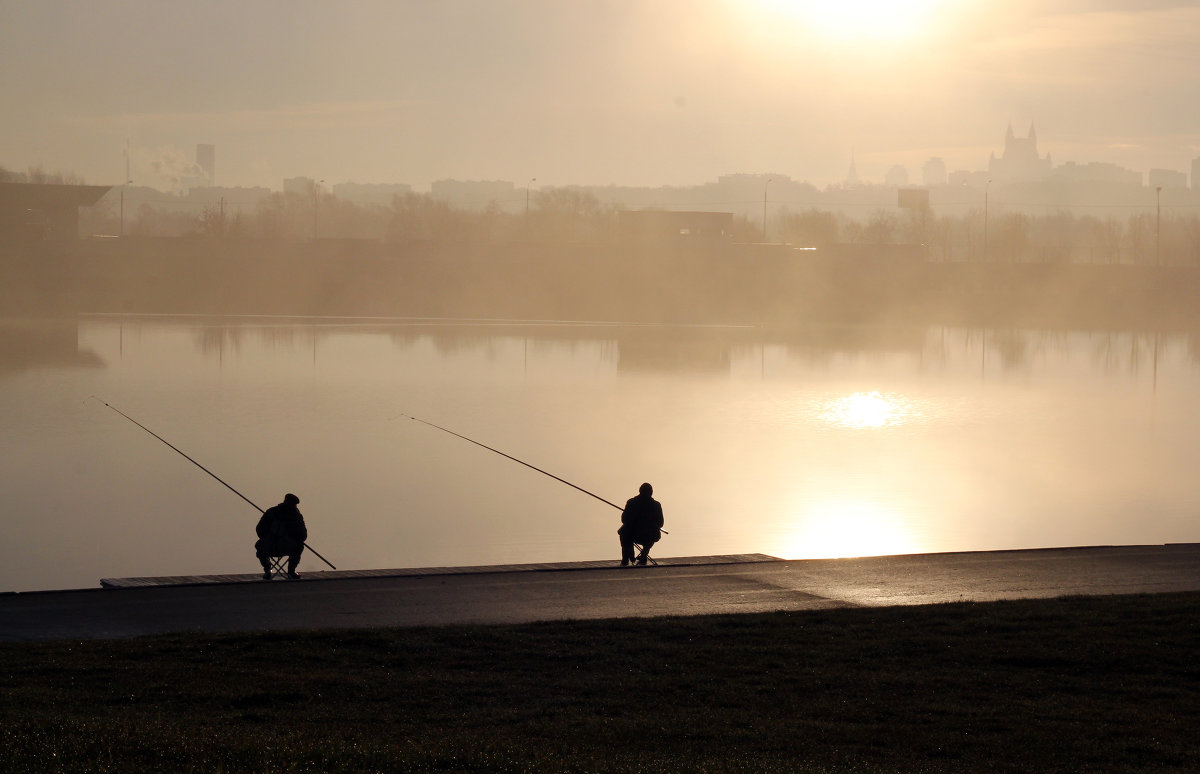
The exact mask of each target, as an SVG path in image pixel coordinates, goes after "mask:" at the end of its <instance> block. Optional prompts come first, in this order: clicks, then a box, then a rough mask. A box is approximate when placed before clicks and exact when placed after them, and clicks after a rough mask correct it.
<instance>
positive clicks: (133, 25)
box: [0, 0, 1200, 191]
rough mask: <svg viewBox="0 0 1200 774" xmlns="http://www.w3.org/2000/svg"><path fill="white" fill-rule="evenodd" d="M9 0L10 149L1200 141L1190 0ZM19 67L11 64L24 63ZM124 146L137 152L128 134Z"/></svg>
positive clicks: (332, 164) (293, 151) (154, 151)
mask: <svg viewBox="0 0 1200 774" xmlns="http://www.w3.org/2000/svg"><path fill="white" fill-rule="evenodd" d="M966 6H968V4H963V3H951V2H941V1H940V0H924V1H923V2H920V1H916V0H914V2H909V3H885V2H875V3H872V2H867V1H866V0H842V2H840V3H838V4H836V7H834V6H832V5H831V4H828V3H809V2H805V1H804V0H795V1H794V2H790V3H789V2H783V0H663V1H662V2H656V3H645V2H637V1H636V0H578V2H571V3H561V2H556V1H554V0H492V1H491V2H484V1H483V0H446V2H439V3H423V2H415V1H413V2H405V1H404V0H394V1H392V0H351V1H350V2H345V3H339V4H332V3H324V2H318V1H317V0H296V1H295V2H282V0H262V1H260V2H252V3H247V4H241V5H237V6H232V5H227V4H201V3H187V4H184V3H160V2H155V1H154V0H121V1H120V2H117V1H116V0H114V1H113V2H104V3H92V2H84V1H83V0H47V1H46V2H40V3H25V2H17V1H16V0H0V67H3V68H4V71H5V72H7V73H10V74H14V75H11V76H10V77H8V78H6V79H4V80H3V81H0V100H2V101H3V104H4V105H5V108H6V122H5V126H4V127H3V128H2V129H0V165H4V166H6V167H8V168H10V169H13V170H16V171H23V170H24V169H26V168H27V167H30V166H41V167H43V168H45V169H46V170H47V171H50V172H54V171H63V172H71V173H76V174H79V175H82V176H83V177H84V178H85V179H86V180H87V181H88V182H89V183H95V184H116V183H120V182H123V181H124V179H125V169H126V162H127V160H128V163H129V170H130V172H129V176H130V177H131V178H132V179H133V180H134V182H135V183H136V184H141V185H147V186H151V187H157V188H160V189H167V188H169V187H170V181H171V180H172V179H178V178H182V177H185V176H186V177H198V176H199V174H198V173H203V170H202V169H200V167H201V165H200V164H197V158H196V155H195V149H196V147H197V145H212V146H215V153H216V165H215V169H216V172H215V177H214V182H215V183H216V184H217V185H220V186H231V187H233V186H263V187H268V188H271V189H272V190H278V189H279V188H280V187H281V185H282V181H283V179H285V178H290V177H298V176H304V177H311V178H313V179H314V180H325V181H326V184H327V185H333V184H336V183H343V182H355V183H361V184H377V183H404V184H408V185H411V186H412V188H413V189H414V190H417V191H427V190H429V189H430V186H431V184H432V183H433V182H434V181H437V180H452V179H454V180H503V181H510V182H512V183H513V184H514V185H515V186H517V187H519V188H522V189H524V187H525V186H526V184H527V181H531V180H533V179H534V178H536V183H535V186H536V187H553V186H564V185H581V186H604V185H619V186H641V187H656V186H688V185H698V184H703V183H705V182H707V181H712V180H715V179H717V178H718V177H720V176H721V175H725V174H730V173H779V174H786V175H789V176H791V177H792V178H793V179H795V180H798V181H807V182H810V183H812V184H814V185H817V186H821V187H823V186H825V185H828V184H830V183H837V182H841V181H843V180H845V179H846V177H847V174H848V171H849V169H850V165H851V161H852V159H853V163H854V165H855V169H856V172H857V176H858V178H859V179H860V180H862V181H866V182H882V181H883V180H884V179H885V176H887V175H888V173H889V170H891V169H892V168H893V167H895V166H897V165H899V166H902V167H904V168H905V170H906V171H907V175H908V179H909V181H910V182H913V183H919V182H920V181H921V175H922V169H923V167H924V165H925V164H926V162H928V161H929V159H931V158H935V157H936V158H941V159H943V160H944V164H945V167H946V171H947V173H948V174H949V173H953V172H955V171H961V170H966V171H979V170H986V169H987V167H988V159H989V157H990V156H991V154H993V153H995V154H999V153H1000V152H1001V151H1002V150H1003V148H1004V135H1003V132H1004V130H1005V128H1006V127H1007V126H1008V125H1009V124H1010V123H1011V125H1012V126H1013V127H1014V128H1015V129H1016V131H1017V134H1018V135H1019V136H1024V134H1025V131H1026V129H1027V127H1029V126H1030V125H1031V124H1033V125H1036V127H1037V130H1038V147H1039V151H1040V152H1041V154H1043V155H1046V154H1049V155H1050V156H1051V157H1052V158H1053V163H1054V165H1055V166H1058V165H1063V164H1069V163H1072V162H1074V163H1076V164H1086V163H1089V162H1103V163H1108V164H1116V165H1119V166H1121V167H1124V168H1126V169H1130V170H1134V171H1137V172H1139V173H1141V174H1142V175H1143V176H1145V175H1146V174H1148V173H1149V171H1150V170H1152V169H1166V170H1172V171H1176V172H1183V173H1190V169H1191V164H1192V161H1193V159H1195V158H1196V157H1197V156H1200V82H1197V80H1196V79H1195V77H1194V74H1195V73H1196V72H1200V53H1197V52H1198V50H1200V49H1198V48H1197V46H1196V45H1195V40H1194V38H1195V30H1197V29H1200V6H1197V4H1196V3H1194V2H1183V1H1181V0H1016V1H1014V0H1008V1H1002V0H979V2H977V3H971V4H969V7H966ZM16 74H19V75H16ZM126 148H128V152H129V156H128V159H127V158H126V155H125V153H126Z"/></svg>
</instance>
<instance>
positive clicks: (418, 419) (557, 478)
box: [400, 414, 669, 534]
mask: <svg viewBox="0 0 1200 774" xmlns="http://www.w3.org/2000/svg"><path fill="white" fill-rule="evenodd" d="M400 416H402V417H407V418H408V419H412V420H415V421H417V422H420V423H421V424H423V425H429V426H430V427H435V428H437V429H438V430H441V431H442V432H443V433H449V434H450V435H452V436H454V437H455V438H461V439H463V440H464V441H468V442H469V443H473V444H475V445H476V446H482V447H483V448H485V449H487V450H488V451H490V452H495V453H496V454H499V455H500V456H501V457H506V458H508V459H510V460H512V461H513V462H519V463H521V464H522V465H524V466H525V467H527V468H532V469H533V470H536V471H537V472H538V473H541V474H542V475H544V476H549V477H550V478H552V479H554V480H555V481H561V482H562V483H564V484H566V485H567V486H569V487H572V488H573V489H578V490H579V491H580V492H583V493H584V494H585V495H588V496H589V497H594V498H596V499H597V500H599V501H600V502H602V503H605V504H607V505H611V506H612V507H614V508H616V509H617V510H618V511H623V510H625V507H624V506H622V505H617V504H616V503H614V502H612V501H611V500H605V499H604V498H603V497H601V496H600V495H598V494H596V493H595V492H589V491H588V490H586V489H584V488H583V487H581V486H579V485H577V484H572V483H571V482H570V481H568V480H566V479H565V478H560V477H559V476H556V475H554V474H553V473H549V472H547V471H545V470H542V469H541V468H539V467H538V466H537V465H530V464H529V463H528V462H526V461H525V460H519V459H517V458H516V457H514V456H512V455H511V454H505V453H504V452H502V451H500V450H499V449H493V448H492V447H491V446H488V445H487V444H486V443H480V442H479V441H476V440H475V439H474V438H468V437H466V436H465V435H462V434H461V433H456V432H454V431H453V430H450V429H448V428H445V427H442V426H441V425H435V424H434V423H432V422H427V421H425V420H424V419H421V418H420V417H414V416H412V415H410V414H401V415H400ZM661 532H663V534H669V533H667V531H666V530H665V529H664V530H661Z"/></svg>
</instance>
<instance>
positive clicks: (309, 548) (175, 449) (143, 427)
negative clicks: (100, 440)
mask: <svg viewBox="0 0 1200 774" xmlns="http://www.w3.org/2000/svg"><path fill="white" fill-rule="evenodd" d="M89 397H92V398H96V396H95V395H91V396H89ZM96 400H100V399H99V398H96ZM100 402H101V403H104V405H105V406H107V407H108V408H110V409H112V410H113V411H115V412H117V413H118V414H120V415H121V416H123V417H125V418H126V419H128V420H129V421H130V422H132V423H134V424H135V425H137V426H138V427H140V428H142V429H143V430H145V431H146V432H147V433H149V434H150V435H152V436H154V437H155V438H157V439H158V440H160V441H162V442H163V443H165V444H166V445H167V446H169V447H171V449H172V450H173V451H175V452H176V453H178V454H179V456H181V457H183V458H184V459H185V460H187V461H188V462H190V463H192V464H193V465H195V466H196V467H198V468H200V469H201V470H203V471H204V472H205V473H207V474H208V475H210V476H212V477H213V478H215V479H216V480H217V481H220V482H221V483H222V484H224V485H225V488H226V489H228V490H229V491H230V492H233V493H234V494H235V495H237V496H238V497H240V498H242V499H243V500H245V501H246V502H248V503H250V505H251V506H252V507H253V508H254V509H255V510H256V511H258V512H259V513H265V511H263V509H262V508H259V507H258V505H256V504H255V503H254V501H253V500H251V499H250V498H249V497H247V496H246V495H244V494H242V493H241V492H239V491H238V490H236V489H234V488H233V487H232V486H230V485H229V483H228V482H227V481H225V480H224V479H222V478H221V477H220V476H218V475H217V474H216V473H213V472H212V471H211V470H209V469H208V468H206V467H204V466H203V465H201V464H200V463H199V462H196V461H195V460H194V459H192V458H191V457H189V456H188V455H187V454H186V453H185V452H183V451H182V450H181V449H179V447H177V446H176V445H175V444H173V443H171V442H170V441H168V440H167V439H166V438H163V437H162V436H161V435H159V434H158V433H156V432H154V431H153V430H151V429H150V428H148V427H146V426H145V425H143V424H142V423H141V422H139V421H137V420H136V419H134V418H133V417H131V416H129V415H128V414H126V413H125V412H124V411H122V410H121V409H119V408H117V407H116V406H114V405H112V404H111V403H106V402H105V401H102V400H100ZM304 547H305V548H307V549H308V550H309V551H312V552H313V554H314V555H315V556H316V557H317V558H318V559H320V560H321V561H322V562H324V563H325V564H328V565H329V568H330V569H332V570H336V569H337V568H336V567H334V566H333V564H332V563H331V562H330V561H329V560H328V559H326V558H325V557H323V556H321V555H320V554H319V553H317V551H316V549H314V548H313V547H312V546H310V545H309V544H308V543H305V544H304Z"/></svg>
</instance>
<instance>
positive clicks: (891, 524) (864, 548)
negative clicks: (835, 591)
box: [778, 502, 921, 559]
mask: <svg viewBox="0 0 1200 774" xmlns="http://www.w3.org/2000/svg"><path fill="white" fill-rule="evenodd" d="M920 550H921V547H920V544H919V543H918V542H917V540H916V538H915V536H914V535H912V533H910V532H909V530H908V529H906V528H905V526H904V525H903V523H902V520H901V518H900V517H899V516H898V515H897V514H895V513H892V512H890V511H888V510H886V509H884V508H882V507H880V506H878V505H876V504H875V503H870V502H834V503H815V504H813V505H810V506H809V507H808V508H807V509H806V511H805V513H804V515H803V516H802V517H801V518H800V519H799V520H798V524H797V526H796V530H795V531H794V532H792V533H791V535H789V536H787V538H786V539H785V541H784V543H783V545H782V547H781V549H780V553H779V554H778V556H780V557H781V558H784V559H832V558H838V557H848V556H890V555H893V554H912V553H918V552H919V551H920Z"/></svg>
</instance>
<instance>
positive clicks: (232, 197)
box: [185, 186, 271, 213]
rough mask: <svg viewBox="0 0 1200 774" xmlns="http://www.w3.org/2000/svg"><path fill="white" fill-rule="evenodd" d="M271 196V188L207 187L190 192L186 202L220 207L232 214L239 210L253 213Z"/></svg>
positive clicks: (199, 205)
mask: <svg viewBox="0 0 1200 774" xmlns="http://www.w3.org/2000/svg"><path fill="white" fill-rule="evenodd" d="M270 195H271V189H269V188H258V187H255V188H243V187H241V186H238V187H236V188H225V187H220V186H206V187H198V188H193V189H191V190H190V191H188V195H187V197H186V199H185V201H187V202H189V203H193V204H196V205H197V206H198V207H212V206H219V207H222V208H224V210H225V211H226V212H230V213H232V212H237V211H238V210H241V211H242V212H253V211H254V210H255V209H257V208H258V205H259V203H260V202H262V201H263V200H264V199H266V198H267V197H268V196H270Z"/></svg>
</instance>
